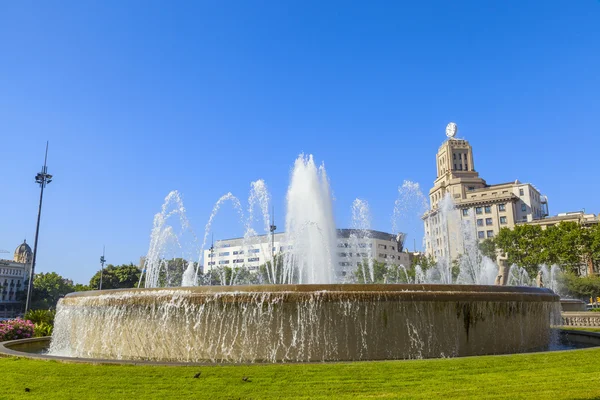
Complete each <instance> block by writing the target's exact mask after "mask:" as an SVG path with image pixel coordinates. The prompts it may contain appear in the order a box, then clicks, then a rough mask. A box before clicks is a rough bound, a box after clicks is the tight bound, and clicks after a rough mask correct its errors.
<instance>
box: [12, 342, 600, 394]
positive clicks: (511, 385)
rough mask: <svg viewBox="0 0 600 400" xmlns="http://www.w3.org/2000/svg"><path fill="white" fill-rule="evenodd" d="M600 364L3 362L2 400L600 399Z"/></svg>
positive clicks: (576, 359) (553, 360)
mask: <svg viewBox="0 0 600 400" xmlns="http://www.w3.org/2000/svg"><path fill="white" fill-rule="evenodd" d="M599 359H600V348H591V349H585V350H576V351H563V352H552V353H537V354H535V353H532V354H517V355H509V356H486V357H468V358H454V359H434V360H414V361H375V362H354V363H327V364H322V363H315V364H275V365H273V364H269V365H239V366H200V367H197V366H195V367H171V366H132V365H88V364H70V363H60V362H56V361H40V360H30V359H24V358H0V371H1V376H2V379H1V384H0V399H38V398H39V399H42V398H43V399H102V400H109V399H129V398H131V399H135V398H144V399H191V398H194V399H199V398H209V399H278V398H280V399H284V398H285V399H320V398H321V399H325V398H335V399H357V398H377V399H388V398H389V399H396V398H409V399H432V398H454V399H457V398H458V399H461V398H464V399H469V398H470V399H472V398H499V399H500V398H510V399H548V398H552V399H553V400H557V399H600V385H599V383H600V373H599V370H598V360H599ZM198 373H200V375H199V376H198V377H197V378H195V377H194V376H195V375H196V374H198ZM27 389H28V390H27Z"/></svg>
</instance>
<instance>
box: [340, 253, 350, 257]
mask: <svg viewBox="0 0 600 400" xmlns="http://www.w3.org/2000/svg"><path fill="white" fill-rule="evenodd" d="M338 256H339V257H348V254H347V253H338Z"/></svg>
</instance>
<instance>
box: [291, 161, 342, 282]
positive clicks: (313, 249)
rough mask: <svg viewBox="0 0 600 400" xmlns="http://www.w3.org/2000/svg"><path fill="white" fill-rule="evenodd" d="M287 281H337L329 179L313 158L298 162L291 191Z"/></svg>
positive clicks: (292, 176) (335, 238)
mask: <svg viewBox="0 0 600 400" xmlns="http://www.w3.org/2000/svg"><path fill="white" fill-rule="evenodd" d="M286 200H287V210H286V211H287V213H286V218H285V228H286V229H285V231H286V242H287V243H288V245H289V247H291V248H290V249H289V250H288V251H287V252H286V253H285V256H284V265H283V282H284V283H292V282H295V281H297V282H298V283H332V282H334V280H335V279H336V265H337V263H336V262H335V261H336V260H335V249H336V245H337V236H336V229H335V223H334V218H333V206H332V200H331V191H330V188H329V180H328V178H327V173H326V172H325V167H324V166H323V165H321V166H320V167H317V166H316V165H315V162H314V160H313V156H312V155H309V156H304V155H300V156H299V157H298V159H297V160H296V162H295V163H294V169H293V171H292V175H291V180H290V186H289V188H288V192H287V198H286Z"/></svg>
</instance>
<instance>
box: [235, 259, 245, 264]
mask: <svg viewBox="0 0 600 400" xmlns="http://www.w3.org/2000/svg"><path fill="white" fill-rule="evenodd" d="M243 262H244V259H241V260H233V263H234V264H239V263H243Z"/></svg>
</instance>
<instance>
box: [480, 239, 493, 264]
mask: <svg viewBox="0 0 600 400" xmlns="http://www.w3.org/2000/svg"><path fill="white" fill-rule="evenodd" d="M479 251H480V252H481V255H483V256H485V257H488V258H490V259H492V260H494V261H495V260H496V242H494V239H491V238H490V239H485V240H483V241H481V242H480V243H479Z"/></svg>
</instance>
